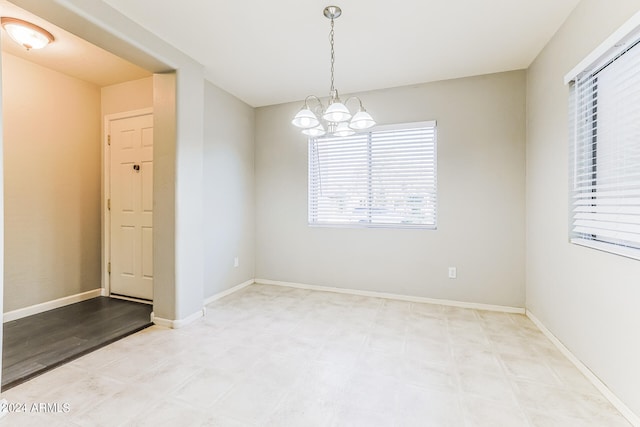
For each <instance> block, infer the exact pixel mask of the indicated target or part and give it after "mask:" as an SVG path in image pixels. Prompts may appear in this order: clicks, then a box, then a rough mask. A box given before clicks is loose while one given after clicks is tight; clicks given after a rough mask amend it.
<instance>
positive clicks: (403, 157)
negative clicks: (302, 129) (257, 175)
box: [309, 121, 436, 229]
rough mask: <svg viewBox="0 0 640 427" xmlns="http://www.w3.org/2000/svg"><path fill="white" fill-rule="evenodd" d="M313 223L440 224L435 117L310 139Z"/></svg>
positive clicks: (422, 226) (334, 224) (357, 224)
mask: <svg viewBox="0 0 640 427" xmlns="http://www.w3.org/2000/svg"><path fill="white" fill-rule="evenodd" d="M309 224H310V225H333V226H336V225H337V226H340V225H343V226H365V227H376V226H377V227H421V228H434V229H435V228H436V122H435V121H433V122H421V123H412V124H405V125H397V126H395V125H394V126H387V127H382V126H379V127H377V128H375V129H374V130H373V131H370V132H363V133H358V134H355V135H352V136H348V137H336V136H329V137H321V138H310V139H309Z"/></svg>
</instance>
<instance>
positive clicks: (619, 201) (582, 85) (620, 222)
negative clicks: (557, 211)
mask: <svg viewBox="0 0 640 427" xmlns="http://www.w3.org/2000/svg"><path fill="white" fill-rule="evenodd" d="M639 70H640V45H638V44H637V40H636V41H632V42H628V43H626V44H625V45H624V46H618V47H616V48H615V49H614V50H613V51H610V52H608V53H607V55H606V57H605V58H603V59H602V60H601V61H600V62H599V63H597V64H596V65H595V66H593V67H591V69H588V70H585V72H583V73H581V74H579V75H578V76H577V77H576V78H575V79H574V82H573V85H572V88H571V99H570V104H571V117H572V133H573V138H572V140H573V141H572V144H571V147H572V150H571V156H570V159H571V173H570V179H571V183H570V191H571V194H570V201H571V203H570V204H571V206H570V223H571V227H570V238H571V241H572V242H573V243H577V244H582V245H586V246H590V247H594V248H597V249H601V250H605V251H608V252H613V253H617V254H621V255H625V256H630V257H633V258H640V71H639Z"/></svg>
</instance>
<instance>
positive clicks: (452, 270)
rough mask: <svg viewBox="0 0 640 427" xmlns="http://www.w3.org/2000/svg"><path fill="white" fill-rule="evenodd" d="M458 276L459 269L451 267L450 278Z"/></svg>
mask: <svg viewBox="0 0 640 427" xmlns="http://www.w3.org/2000/svg"><path fill="white" fill-rule="evenodd" d="M456 277H458V270H457V269H456V268H455V267H449V279H455V278H456Z"/></svg>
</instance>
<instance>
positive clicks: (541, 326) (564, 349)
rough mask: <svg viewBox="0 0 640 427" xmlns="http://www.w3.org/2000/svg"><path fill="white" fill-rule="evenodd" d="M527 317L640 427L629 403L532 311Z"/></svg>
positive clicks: (623, 413)
mask: <svg viewBox="0 0 640 427" xmlns="http://www.w3.org/2000/svg"><path fill="white" fill-rule="evenodd" d="M527 317H528V318H529V319H531V321H532V322H533V323H534V324H535V325H536V326H537V327H538V329H540V331H542V333H543V334H544V335H545V336H546V337H547V338H549V340H550V341H551V342H552V343H553V344H554V345H555V346H556V347H557V348H558V350H560V352H561V353H562V354H563V355H564V356H565V357H566V358H567V359H569V361H570V362H571V363H573V364H574V365H575V367H576V368H578V370H579V371H580V372H582V374H583V375H584V376H585V377H587V379H588V380H589V381H590V382H591V384H593V386H594V387H595V388H597V389H598V391H599V392H600V393H602V394H603V395H604V397H605V398H606V399H607V400H608V401H609V402H611V404H612V405H613V406H614V407H615V408H616V409H617V410H618V411H620V413H621V414H622V415H623V416H624V417H625V418H626V419H627V420H628V421H629V422H630V423H631V424H632V425H634V426H638V427H640V417H638V415H636V414H635V413H634V412H633V411H632V410H631V409H629V407H628V406H627V405H625V404H624V403H623V402H622V401H621V400H620V399H619V398H618V396H616V395H615V394H614V393H613V392H612V391H611V390H609V387H607V386H606V384H605V383H603V382H602V381H601V380H600V378H598V377H597V376H596V375H595V374H594V373H593V372H591V369H589V368H588V367H587V365H585V364H584V363H582V362H581V361H580V359H578V358H577V357H576V356H575V355H574V354H573V353H572V352H571V350H569V349H568V348H567V347H565V345H564V344H562V342H561V341H560V340H559V339H558V338H557V337H556V336H555V335H553V333H552V332H551V331H550V330H549V329H547V327H546V326H545V325H544V324H543V323H542V322H541V321H540V319H538V318H537V317H536V316H535V315H534V314H533V313H531V311H529V310H527Z"/></svg>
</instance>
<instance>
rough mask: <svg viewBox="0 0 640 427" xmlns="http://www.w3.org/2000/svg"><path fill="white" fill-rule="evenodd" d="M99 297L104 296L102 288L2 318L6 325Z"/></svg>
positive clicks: (25, 309) (41, 304) (15, 312)
mask: <svg viewBox="0 0 640 427" xmlns="http://www.w3.org/2000/svg"><path fill="white" fill-rule="evenodd" d="M99 296H102V288H99V289H94V290H92V291H87V292H82V293H80V294H75V295H69V296H68V297H63V298H58V299H54V300H53V301H47V302H43V303H40V304H36V305H31V306H29V307H24V308H19V309H17V310H12V311H7V312H6V313H4V315H3V316H2V322H3V323H5V322H10V321H12V320H18V319H22V318H23V317H27V316H31V315H34V314H38V313H42V312H45V311H49V310H53V309H54V308H59V307H64V306H65V305H70V304H74V303H76V302H80V301H85V300H88V299H91V298H95V297H99Z"/></svg>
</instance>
